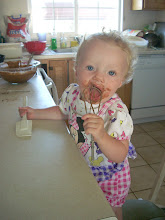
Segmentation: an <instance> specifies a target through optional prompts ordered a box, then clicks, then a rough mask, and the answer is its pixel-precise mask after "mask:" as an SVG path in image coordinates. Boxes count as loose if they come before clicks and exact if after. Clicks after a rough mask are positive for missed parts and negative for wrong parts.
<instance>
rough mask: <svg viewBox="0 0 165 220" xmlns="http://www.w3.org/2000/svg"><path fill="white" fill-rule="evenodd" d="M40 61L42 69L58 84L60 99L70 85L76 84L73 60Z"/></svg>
mask: <svg viewBox="0 0 165 220" xmlns="http://www.w3.org/2000/svg"><path fill="white" fill-rule="evenodd" d="M39 61H40V62H41V67H42V68H43V69H44V70H45V71H46V73H47V74H48V76H50V78H52V80H53V81H54V83H55V84H56V87H57V91H58V96H59V97H61V95H62V93H63V91H64V89H65V88H66V87H67V86H68V85H69V84H70V83H73V82H76V77H75V74H74V61H73V60H72V59H42V60H39Z"/></svg>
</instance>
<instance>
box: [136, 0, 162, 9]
mask: <svg viewBox="0 0 165 220" xmlns="http://www.w3.org/2000/svg"><path fill="white" fill-rule="evenodd" d="M132 10H165V0H132Z"/></svg>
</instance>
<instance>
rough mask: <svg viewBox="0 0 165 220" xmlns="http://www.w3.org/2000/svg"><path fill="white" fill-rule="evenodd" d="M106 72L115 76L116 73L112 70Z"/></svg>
mask: <svg viewBox="0 0 165 220" xmlns="http://www.w3.org/2000/svg"><path fill="white" fill-rule="evenodd" d="M108 74H109V75H110V76H115V75H116V73H115V72H114V71H109V72H108Z"/></svg>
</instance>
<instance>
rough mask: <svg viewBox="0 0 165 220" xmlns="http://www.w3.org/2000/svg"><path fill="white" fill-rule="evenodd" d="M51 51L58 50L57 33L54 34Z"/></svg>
mask: <svg viewBox="0 0 165 220" xmlns="http://www.w3.org/2000/svg"><path fill="white" fill-rule="evenodd" d="M51 49H52V50H56V49H57V37H56V34H55V32H53V34H52V38H51Z"/></svg>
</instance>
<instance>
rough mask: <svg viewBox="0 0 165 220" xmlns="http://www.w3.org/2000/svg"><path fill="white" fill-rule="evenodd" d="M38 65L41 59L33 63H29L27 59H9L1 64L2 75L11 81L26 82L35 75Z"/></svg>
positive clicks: (0, 71) (0, 72) (0, 73)
mask: <svg viewBox="0 0 165 220" xmlns="http://www.w3.org/2000/svg"><path fill="white" fill-rule="evenodd" d="M38 65H40V62H39V61H36V62H35V63H34V64H32V65H27V61H26V62H25V61H21V60H18V61H8V62H5V63H4V64H3V65H2V66H1V68H0V75H1V77H2V78H3V79H4V80H6V81H8V82H10V83H24V82H27V81H28V80H29V79H31V78H32V77H33V75H34V74H35V72H36V70H37V66H38Z"/></svg>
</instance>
